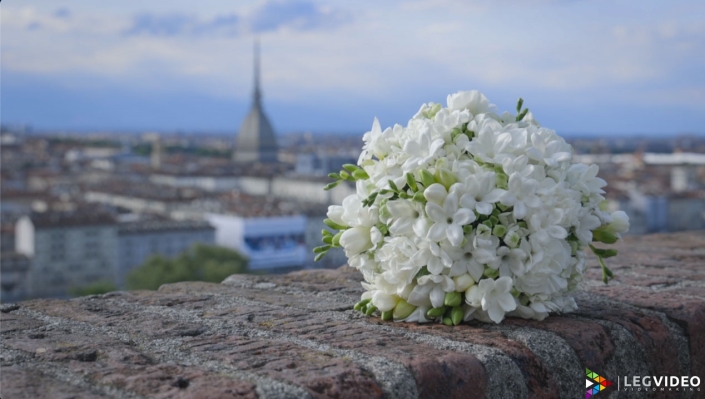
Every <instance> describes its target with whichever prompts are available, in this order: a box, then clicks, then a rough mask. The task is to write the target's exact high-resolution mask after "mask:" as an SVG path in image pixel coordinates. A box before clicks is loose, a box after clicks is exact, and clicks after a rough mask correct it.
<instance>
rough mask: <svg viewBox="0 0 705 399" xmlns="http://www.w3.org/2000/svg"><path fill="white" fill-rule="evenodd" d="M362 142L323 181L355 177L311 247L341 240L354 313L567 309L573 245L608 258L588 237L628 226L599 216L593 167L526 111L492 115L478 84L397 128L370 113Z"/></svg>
mask: <svg viewBox="0 0 705 399" xmlns="http://www.w3.org/2000/svg"><path fill="white" fill-rule="evenodd" d="M519 105H520V106H521V104H519ZM363 141H364V146H363V149H362V152H361V154H360V158H359V160H358V166H359V168H358V167H355V166H353V165H345V169H346V171H345V173H343V172H342V171H341V173H338V174H333V175H332V176H338V177H339V178H340V179H341V180H343V179H345V180H355V181H356V182H355V185H356V186H355V192H354V194H352V195H349V196H348V197H346V198H345V199H343V201H342V205H340V206H339V205H331V206H330V207H329V208H328V213H327V217H328V219H329V220H327V221H326V224H327V225H328V226H329V227H330V228H332V229H334V230H338V231H336V232H330V231H327V232H325V233H324V239H323V241H324V244H325V245H323V246H321V247H318V248H316V249H315V250H314V252H316V253H320V255H318V256H322V255H325V253H326V251H328V250H329V249H330V248H332V247H342V248H343V249H344V251H345V254H346V256H347V257H348V263H349V265H350V266H351V267H354V268H356V269H357V270H359V271H360V272H361V274H362V277H363V279H364V282H363V283H362V285H363V288H364V290H365V292H364V293H363V294H362V301H361V302H360V303H358V304H357V305H356V309H359V310H362V311H364V312H366V313H368V314H369V313H375V314H379V315H380V316H381V317H382V318H383V319H384V320H394V321H406V322H419V323H425V322H443V323H445V324H457V323H459V322H460V321H461V320H466V321H468V320H478V321H482V322H489V323H499V322H501V321H502V319H504V317H506V316H510V317H522V318H526V319H535V320H542V319H544V318H546V317H548V315H549V314H550V313H552V312H560V313H564V312H571V311H573V310H575V309H576V308H577V304H576V303H575V301H574V300H573V298H572V297H571V296H570V293H571V292H572V291H573V290H575V289H576V287H577V285H578V283H579V282H580V281H581V280H582V276H583V273H584V272H585V267H586V261H585V259H586V256H585V253H584V252H583V250H584V249H586V248H590V249H591V250H593V252H595V254H597V256H599V257H609V256H612V255H613V254H614V252H613V251H607V250H606V249H601V248H597V247H595V246H593V245H591V243H592V242H593V240H595V241H600V242H602V243H603V244H610V243H613V242H614V241H615V240H616V239H617V238H620V237H621V235H622V234H624V233H625V232H626V231H627V230H628V229H629V219H628V217H627V215H626V214H625V213H624V212H622V211H617V212H612V213H609V212H607V209H606V206H605V204H606V202H605V198H604V196H603V195H604V194H605V192H604V190H603V188H604V187H605V185H606V182H605V181H604V180H603V179H601V178H599V177H598V176H597V175H598V171H599V168H598V167H597V166H596V165H583V164H574V163H573V151H572V148H571V147H570V145H568V144H567V143H566V142H565V140H563V139H562V138H561V137H560V136H558V135H557V134H556V132H555V131H553V130H551V129H547V128H543V127H541V126H540V125H539V124H538V122H536V120H535V119H534V116H533V115H532V114H531V112H528V111H526V110H524V111H522V112H521V113H520V114H519V115H515V114H513V113H511V112H501V113H500V112H499V111H498V110H497V108H496V107H495V106H494V105H493V104H491V103H490V101H489V100H488V99H487V97H485V96H484V95H483V94H482V93H480V92H478V91H466V92H458V93H455V94H451V95H449V96H448V98H447V107H445V108H444V107H443V106H442V105H441V104H434V103H428V104H423V105H422V106H421V108H420V109H419V111H418V112H417V113H416V114H415V115H414V116H413V117H412V119H411V120H409V122H408V124H407V125H406V126H401V125H394V126H392V127H389V128H385V129H383V128H382V126H381V125H380V123H379V121H378V120H377V119H375V120H374V122H373V124H372V128H371V129H370V131H369V132H367V133H365V135H364V137H363ZM339 183H340V182H338V183H336V184H339ZM332 186H334V185H332ZM599 247H602V245H600V246H599ZM605 279H606V277H605ZM441 307H443V308H442V309H438V308H441ZM450 316H452V317H450ZM460 316H462V317H460Z"/></svg>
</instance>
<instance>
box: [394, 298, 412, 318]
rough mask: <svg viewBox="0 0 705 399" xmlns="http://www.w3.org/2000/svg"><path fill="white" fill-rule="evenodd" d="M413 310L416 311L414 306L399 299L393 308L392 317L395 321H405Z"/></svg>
mask: <svg viewBox="0 0 705 399" xmlns="http://www.w3.org/2000/svg"><path fill="white" fill-rule="evenodd" d="M414 310H416V306H414V305H412V304H410V303H409V302H407V301H405V300H403V299H400V300H399V302H397V306H396V307H395V308H394V314H393V316H394V318H395V319H397V320H400V319H406V318H407V317H409V315H410V314H411V313H413V311H414Z"/></svg>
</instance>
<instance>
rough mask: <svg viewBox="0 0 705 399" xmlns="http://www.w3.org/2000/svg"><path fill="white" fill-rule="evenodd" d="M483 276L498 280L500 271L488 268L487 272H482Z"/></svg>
mask: <svg viewBox="0 0 705 399" xmlns="http://www.w3.org/2000/svg"><path fill="white" fill-rule="evenodd" d="M482 274H484V275H485V276H486V277H489V278H496V277H497V276H499V270H497V269H493V268H491V267H486V268H485V271H484V272H482Z"/></svg>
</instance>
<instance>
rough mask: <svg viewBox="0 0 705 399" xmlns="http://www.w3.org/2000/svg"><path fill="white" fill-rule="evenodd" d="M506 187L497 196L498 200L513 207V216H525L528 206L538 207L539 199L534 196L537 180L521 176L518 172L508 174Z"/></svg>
mask: <svg viewBox="0 0 705 399" xmlns="http://www.w3.org/2000/svg"><path fill="white" fill-rule="evenodd" d="M508 186H509V187H508V189H507V191H505V192H504V193H503V194H502V196H501V197H500V198H499V202H501V203H502V205H505V206H512V207H514V217H515V218H517V219H523V218H525V217H526V214H527V212H528V209H529V207H531V208H538V207H540V206H541V200H540V199H539V197H537V196H536V189H537V188H538V182H537V181H536V180H533V179H527V178H523V177H521V176H520V175H519V174H513V175H511V176H509V184H508Z"/></svg>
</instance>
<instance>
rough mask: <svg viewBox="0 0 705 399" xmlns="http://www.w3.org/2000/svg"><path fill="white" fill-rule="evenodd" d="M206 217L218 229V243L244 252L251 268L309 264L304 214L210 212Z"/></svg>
mask: <svg viewBox="0 0 705 399" xmlns="http://www.w3.org/2000/svg"><path fill="white" fill-rule="evenodd" d="M206 219H207V220H208V221H209V222H210V223H211V224H213V226H215V228H216V238H215V239H216V243H217V244H218V245H222V246H224V247H228V248H232V249H235V250H238V251H240V252H242V253H243V254H245V255H246V256H247V257H248V258H249V263H248V267H249V269H250V270H272V269H286V268H301V267H303V266H305V265H306V263H307V258H308V255H309V253H308V252H307V248H306V242H305V240H306V221H307V220H306V217H305V216H301V215H292V216H263V217H246V216H239V215H234V214H230V215H227V214H208V215H206Z"/></svg>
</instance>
